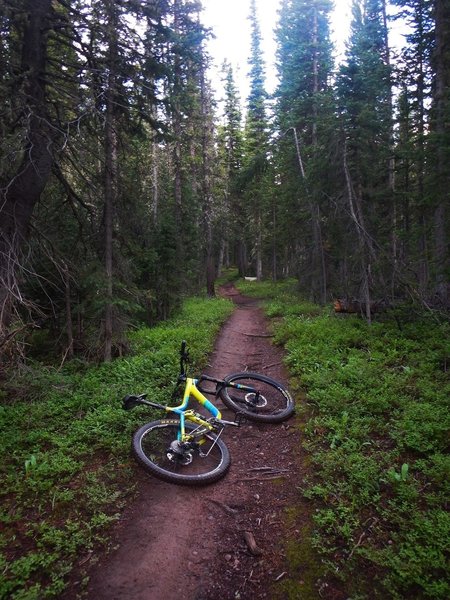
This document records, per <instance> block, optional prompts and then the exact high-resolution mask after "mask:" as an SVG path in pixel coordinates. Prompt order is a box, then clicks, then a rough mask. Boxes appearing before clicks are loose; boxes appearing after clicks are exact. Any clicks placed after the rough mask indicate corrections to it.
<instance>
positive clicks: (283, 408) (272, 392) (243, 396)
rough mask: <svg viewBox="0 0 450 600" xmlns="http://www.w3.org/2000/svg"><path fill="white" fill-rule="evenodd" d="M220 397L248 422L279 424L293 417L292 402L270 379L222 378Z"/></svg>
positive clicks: (235, 375)
mask: <svg viewBox="0 0 450 600" xmlns="http://www.w3.org/2000/svg"><path fill="white" fill-rule="evenodd" d="M225 382H226V383H225V385H224V387H222V389H221V390H220V397H221V399H222V401H223V403H224V404H225V406H227V407H228V408H230V409H231V410H233V411H234V412H240V413H242V414H244V415H245V416H246V417H248V418H249V419H251V420H252V421H262V422H266V423H280V422H281V421H285V420H286V419H288V418H289V417H290V416H291V415H292V414H293V413H294V409H295V406H294V401H293V399H292V397H291V395H290V393H289V392H288V391H287V389H286V388H285V387H284V386H283V385H281V383H278V382H277V381H275V379H271V378H270V377H266V376H265V375H260V374H259V373H233V374H232V375H228V376H227V377H225ZM227 383H233V384H237V385H243V386H248V387H251V388H253V389H254V390H255V391H256V392H257V393H255V392H249V391H248V390H241V389H239V388H236V387H231V386H227V385H226V384H227Z"/></svg>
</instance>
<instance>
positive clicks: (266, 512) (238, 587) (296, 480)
mask: <svg viewBox="0 0 450 600" xmlns="http://www.w3.org/2000/svg"><path fill="white" fill-rule="evenodd" d="M222 292H223V294H224V295H226V296H228V297H230V298H231V299H232V300H233V301H234V302H235V304H236V309H235V311H234V313H233V314H232V316H231V317H230V319H229V320H228V321H227V323H226V324H225V325H224V327H223V329H222V331H221V333H220V335H219V337H218V340H217V342H216V345H215V349H214V352H213V353H212V355H211V357H210V363H209V365H208V369H207V370H206V372H208V373H209V374H211V375H213V374H214V375H215V376H218V377H222V376H225V375H227V374H229V373H232V372H236V371H243V370H249V371H256V372H261V373H264V374H266V375H268V376H270V377H273V378H274V379H277V380H279V381H280V382H282V383H284V384H285V385H287V386H288V380H287V374H286V372H285V371H284V369H283V365H282V359H283V356H282V351H281V350H280V349H279V348H277V347H275V346H274V345H272V344H271V341H270V337H269V334H268V331H267V327H266V321H265V319H264V316H263V314H262V311H261V309H260V308H259V307H258V304H257V302H256V301H254V300H251V299H248V298H244V297H242V296H240V295H239V294H238V292H237V291H236V290H235V288H233V287H231V286H229V287H226V288H223V290H222ZM218 406H219V408H220V409H221V410H222V412H223V414H224V418H225V419H227V418H228V419H230V420H232V419H233V414H232V413H230V412H229V411H228V410H227V409H225V408H224V407H223V406H222V405H221V403H220V401H218ZM297 421H298V418H296V417H294V418H292V419H290V420H288V421H287V422H285V423H283V424H281V425H260V424H257V423H253V424H252V423H250V422H247V423H246V424H245V425H243V426H242V428H240V429H233V428H228V429H227V430H226V432H225V436H226V437H225V438H224V439H225V441H226V443H227V446H228V447H229V450H230V454H231V460H232V464H231V468H230V470H229V472H228V474H227V475H226V477H225V478H224V479H222V480H220V481H219V482H217V483H215V484H212V485H210V486H207V487H200V488H195V487H181V486H176V485H173V484H169V483H165V482H163V481H160V480H158V479H156V478H154V477H152V476H151V475H148V474H146V472H145V471H143V470H141V469H140V468H139V467H136V477H137V478H138V486H139V494H138V497H137V499H136V501H135V502H134V503H133V504H132V505H131V506H129V508H128V509H127V510H126V511H125V512H124V514H123V515H122V518H121V520H120V522H119V524H118V525H117V528H116V530H115V532H114V544H113V546H114V547H115V550H113V551H111V552H110V553H109V554H107V555H105V556H101V557H100V559H99V562H98V563H97V564H96V565H95V566H93V567H92V568H91V569H90V571H89V573H88V575H89V577H90V581H89V585H88V588H87V597H88V598H89V599H92V600H125V599H126V600H175V599H176V600H216V599H220V600H236V599H240V600H260V599H263V598H265V599H269V600H272V599H275V598H277V599H278V598H288V597H289V598H305V599H306V598H308V599H309V598H319V597H322V598H324V597H328V598H331V597H333V598H339V597H340V595H339V594H335V593H330V592H331V589H324V587H323V585H324V584H322V586H321V587H320V586H319V585H314V583H315V582H314V583H313V586H310V585H305V590H304V591H305V594H303V593H302V585H303V584H304V582H305V581H304V580H306V579H307V577H308V571H310V570H311V565H308V564H307V562H308V560H311V559H310V558H305V564H304V565H302V560H301V557H300V560H298V557H297V559H296V560H295V561H294V562H295V567H293V561H292V557H291V559H290V560H288V556H287V555H288V554H289V552H288V550H287V549H288V547H289V543H288V541H289V538H291V537H293V538H295V537H297V536H299V535H300V532H301V531H305V530H304V529H303V527H302V523H301V520H302V519H305V518H307V515H306V513H307V510H306V511H305V510H303V516H301V512H302V511H300V522H299V512H298V510H297V511H296V515H297V517H296V520H295V519H294V520H292V518H290V519H289V517H288V515H289V514H290V512H289V511H291V512H292V508H291V507H293V506H299V502H300V494H299V491H298V486H299V485H300V484H301V480H302V477H303V476H304V475H303V472H302V471H303V468H302V464H304V463H303V461H302V459H301V456H299V454H300V452H301V450H300V428H299V425H298V422H297ZM261 467H272V468H273V469H274V470H276V471H277V473H276V475H277V476H276V477H275V476H274V474H273V472H272V474H271V475H269V476H266V475H264V471H263V470H261ZM258 469H260V470H258ZM249 534H250V537H249ZM246 539H247V541H246ZM253 540H254V543H255V544H256V549H255V548H254V547H253V545H252V541H253ZM249 542H250V545H249ZM252 550H253V552H252ZM294 568H295V570H296V572H292V571H293V569H294ZM303 568H304V570H305V572H304V573H303V572H302V569H303ZM287 579H294V580H295V581H296V586H297V589H298V591H297V592H294V594H293V595H292V594H289V596H288V593H287V591H286V588H285V587H284V582H285V580H287ZM306 583H307V582H306ZM306 587H308V588H309V591H308V592H307V591H306ZM311 592H312V593H311ZM75 596H76V586H75V587H72V589H70V590H68V593H67V594H66V595H64V598H67V599H69V598H70V599H72V598H74V597H75Z"/></svg>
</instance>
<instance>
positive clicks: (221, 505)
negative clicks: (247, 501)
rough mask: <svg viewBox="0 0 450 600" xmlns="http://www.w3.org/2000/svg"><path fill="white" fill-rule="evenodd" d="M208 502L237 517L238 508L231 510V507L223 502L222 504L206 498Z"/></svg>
mask: <svg viewBox="0 0 450 600" xmlns="http://www.w3.org/2000/svg"><path fill="white" fill-rule="evenodd" d="M206 499H207V500H208V502H212V503H213V504H217V506H220V508H221V509H222V510H223V511H225V512H226V513H227V514H228V515H236V514H237V513H238V511H237V509H236V508H231V506H228V504H224V503H223V502H220V501H219V500H214V499H213V498H206Z"/></svg>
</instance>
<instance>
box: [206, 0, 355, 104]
mask: <svg viewBox="0 0 450 600" xmlns="http://www.w3.org/2000/svg"><path fill="white" fill-rule="evenodd" d="M256 4H257V11H258V18H259V23H260V27H261V33H262V36H263V40H264V59H265V61H266V72H267V84H268V88H269V89H268V91H269V92H271V91H273V89H274V87H275V84H276V75H275V65H274V61H275V49H276V47H275V41H274V39H273V29H274V27H275V25H276V23H277V20H278V14H277V13H278V9H279V6H280V0H258V1H257V3H256ZM335 5H336V8H335V11H334V15H333V21H332V29H333V31H334V40H335V43H336V46H337V51H338V53H339V54H340V53H342V51H343V49H344V43H345V39H346V37H347V34H348V29H349V25H350V19H351V9H350V5H351V0H335ZM203 6H204V16H203V20H204V23H205V24H206V25H207V26H208V27H210V28H211V29H212V31H213V33H214V35H215V39H212V40H211V41H210V43H209V50H210V53H211V55H212V57H213V60H214V66H215V69H216V70H217V69H220V66H221V64H222V62H223V61H224V59H227V60H228V61H230V62H231V64H232V66H233V69H234V71H235V77H236V81H237V83H238V86H239V89H240V92H241V96H242V99H243V100H245V98H246V96H247V92H248V82H247V80H246V78H247V73H248V63H247V61H248V56H249V51H250V24H249V21H248V15H249V11H250V0H227V1H226V2H224V1H223V0H203ZM215 81H216V79H215V78H214V85H216V83H215Z"/></svg>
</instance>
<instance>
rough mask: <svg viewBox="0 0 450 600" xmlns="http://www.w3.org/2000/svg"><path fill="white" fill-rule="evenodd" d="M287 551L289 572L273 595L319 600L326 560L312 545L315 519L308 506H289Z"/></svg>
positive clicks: (286, 519)
mask: <svg viewBox="0 0 450 600" xmlns="http://www.w3.org/2000/svg"><path fill="white" fill-rule="evenodd" d="M285 523H286V530H287V531H288V532H289V535H288V537H287V539H286V545H285V552H286V558H287V562H288V566H289V572H288V576H287V577H286V578H285V579H283V580H282V581H280V582H279V583H278V584H277V587H276V589H275V590H274V595H273V598H274V600H275V599H276V600H278V599H280V600H281V598H282V599H283V600H298V599H300V598H301V599H302V600H312V599H314V600H316V599H317V596H318V589H317V584H318V582H319V581H320V578H321V576H322V574H323V573H322V568H321V567H322V563H321V561H320V558H319V556H318V555H317V552H316V551H315V549H314V547H313V545H312V541H311V540H312V527H313V526H312V523H311V520H310V516H309V515H308V514H307V512H306V511H305V509H304V507H301V506H295V507H290V508H288V509H286V512H285Z"/></svg>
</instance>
